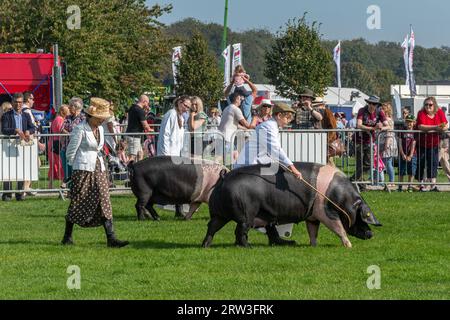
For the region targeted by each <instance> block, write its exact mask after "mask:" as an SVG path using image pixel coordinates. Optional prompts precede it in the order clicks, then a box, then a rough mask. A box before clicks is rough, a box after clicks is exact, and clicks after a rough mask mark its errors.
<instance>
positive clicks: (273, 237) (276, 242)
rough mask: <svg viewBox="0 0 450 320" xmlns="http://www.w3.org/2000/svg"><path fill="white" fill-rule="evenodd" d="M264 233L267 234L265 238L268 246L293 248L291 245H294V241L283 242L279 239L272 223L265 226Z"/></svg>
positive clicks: (283, 240)
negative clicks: (267, 240) (267, 239)
mask: <svg viewBox="0 0 450 320" xmlns="http://www.w3.org/2000/svg"><path fill="white" fill-rule="evenodd" d="M266 232H267V237H268V238H269V245H270V246H293V245H295V241H294V240H285V239H282V238H281V237H280V235H279V234H278V231H277V228H276V227H275V224H274V223H269V224H267V225H266Z"/></svg>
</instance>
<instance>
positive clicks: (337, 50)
mask: <svg viewBox="0 0 450 320" xmlns="http://www.w3.org/2000/svg"><path fill="white" fill-rule="evenodd" d="M333 59H334V63H336V75H337V83H338V88H340V87H341V42H340V41H339V42H338V44H337V46H336V47H334V50H333Z"/></svg>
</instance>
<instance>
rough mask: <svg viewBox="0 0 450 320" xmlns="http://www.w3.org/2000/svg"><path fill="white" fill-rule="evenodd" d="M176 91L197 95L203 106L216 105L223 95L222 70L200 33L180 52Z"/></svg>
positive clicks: (179, 93) (181, 93) (180, 93)
mask: <svg viewBox="0 0 450 320" xmlns="http://www.w3.org/2000/svg"><path fill="white" fill-rule="evenodd" d="M176 92H177V94H178V95H183V94H187V95H195V96H198V97H200V98H201V99H202V100H203V103H204V105H205V106H215V105H217V102H218V101H219V100H220V98H221V97H222V96H223V72H221V71H220V70H219V68H218V65H217V61H216V58H215V57H214V54H212V53H210V52H209V50H208V45H207V43H206V40H205V39H204V38H203V37H202V36H201V35H200V34H195V35H194V36H193V37H192V40H191V41H190V42H189V43H188V44H187V45H186V47H185V48H184V49H183V50H182V52H181V59H180V65H179V67H178V76H177V85H176Z"/></svg>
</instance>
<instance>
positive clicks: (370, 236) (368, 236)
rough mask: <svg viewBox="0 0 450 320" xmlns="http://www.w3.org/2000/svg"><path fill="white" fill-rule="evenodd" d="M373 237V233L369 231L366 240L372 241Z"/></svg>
mask: <svg viewBox="0 0 450 320" xmlns="http://www.w3.org/2000/svg"><path fill="white" fill-rule="evenodd" d="M372 237H373V232H372V231H370V230H367V231H366V233H365V239H371V238H372Z"/></svg>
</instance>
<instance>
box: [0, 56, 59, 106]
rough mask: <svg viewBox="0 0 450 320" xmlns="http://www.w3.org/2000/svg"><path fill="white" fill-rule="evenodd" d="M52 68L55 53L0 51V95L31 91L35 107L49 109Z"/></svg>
mask: <svg viewBox="0 0 450 320" xmlns="http://www.w3.org/2000/svg"><path fill="white" fill-rule="evenodd" d="M52 70H53V54H44V53H42V54H29V53H0V95H3V96H4V95H7V96H9V97H10V96H11V95H13V94H14V93H16V92H24V91H31V92H33V94H34V98H35V99H34V107H33V108H34V109H36V110H38V111H47V110H49V108H50V106H51V104H52ZM3 100H5V99H3Z"/></svg>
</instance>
